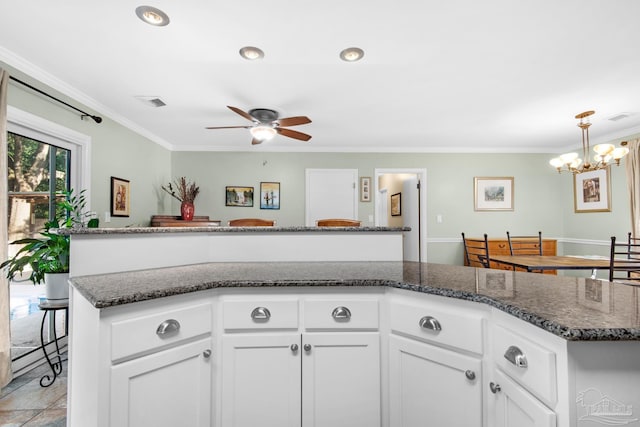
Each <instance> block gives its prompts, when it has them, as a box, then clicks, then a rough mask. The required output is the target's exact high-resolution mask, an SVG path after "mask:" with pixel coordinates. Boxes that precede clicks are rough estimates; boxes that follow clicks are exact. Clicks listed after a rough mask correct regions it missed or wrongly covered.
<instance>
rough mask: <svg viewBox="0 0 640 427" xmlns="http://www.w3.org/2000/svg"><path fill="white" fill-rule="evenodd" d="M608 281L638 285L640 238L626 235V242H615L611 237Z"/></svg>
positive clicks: (639, 278) (614, 237)
mask: <svg viewBox="0 0 640 427" xmlns="http://www.w3.org/2000/svg"><path fill="white" fill-rule="evenodd" d="M609 281H610V282H613V281H627V282H637V283H640V238H636V237H631V233H628V234H627V241H626V242H620V241H616V236H611V251H610V253H609Z"/></svg>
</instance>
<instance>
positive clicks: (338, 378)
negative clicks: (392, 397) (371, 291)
mask: <svg viewBox="0 0 640 427" xmlns="http://www.w3.org/2000/svg"><path fill="white" fill-rule="evenodd" d="M302 343H303V357H302V425H303V426H304V427H373V426H380V399H381V395H380V335H379V334H378V333H373V332H371V333H350V332H339V333H330V334H329V333H326V334H325V333H310V334H305V335H303V337H302Z"/></svg>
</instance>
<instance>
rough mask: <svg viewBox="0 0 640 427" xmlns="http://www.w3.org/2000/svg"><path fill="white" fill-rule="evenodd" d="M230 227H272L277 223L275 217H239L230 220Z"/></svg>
mask: <svg viewBox="0 0 640 427" xmlns="http://www.w3.org/2000/svg"><path fill="white" fill-rule="evenodd" d="M228 225H229V227H272V226H274V225H276V221H275V220H273V219H262V218H237V219H232V220H230V221H229V222H228Z"/></svg>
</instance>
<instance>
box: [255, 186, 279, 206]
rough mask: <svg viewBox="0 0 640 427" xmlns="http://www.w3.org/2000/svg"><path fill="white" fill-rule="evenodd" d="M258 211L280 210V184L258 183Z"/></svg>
mask: <svg viewBox="0 0 640 427" xmlns="http://www.w3.org/2000/svg"><path fill="white" fill-rule="evenodd" d="M260 209H280V183H279V182H261V183H260Z"/></svg>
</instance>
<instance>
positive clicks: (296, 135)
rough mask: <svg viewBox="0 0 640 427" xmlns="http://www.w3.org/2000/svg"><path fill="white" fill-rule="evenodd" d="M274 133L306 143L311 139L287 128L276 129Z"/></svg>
mask: <svg viewBox="0 0 640 427" xmlns="http://www.w3.org/2000/svg"><path fill="white" fill-rule="evenodd" d="M276 132H278V133H279V134H280V135H284V136H288V137H289V138H293V139H299V140H301V141H308V140H310V139H311V135H307V134H306V133H302V132H298V131H296V130H291V129H287V128H280V127H277V128H276Z"/></svg>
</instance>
